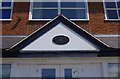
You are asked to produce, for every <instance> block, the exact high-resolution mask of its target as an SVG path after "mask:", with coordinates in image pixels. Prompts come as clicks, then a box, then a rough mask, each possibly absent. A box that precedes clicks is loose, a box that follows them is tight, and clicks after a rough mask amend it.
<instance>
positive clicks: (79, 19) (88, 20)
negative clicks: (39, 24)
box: [29, 19, 89, 21]
mask: <svg viewBox="0 0 120 79" xmlns="http://www.w3.org/2000/svg"><path fill="white" fill-rule="evenodd" d="M50 20H52V19H29V21H50ZM70 20H71V21H89V19H70Z"/></svg>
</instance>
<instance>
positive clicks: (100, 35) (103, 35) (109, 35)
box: [0, 34, 120, 37]
mask: <svg viewBox="0 0 120 79" xmlns="http://www.w3.org/2000/svg"><path fill="white" fill-rule="evenodd" d="M27 36H29V35H0V37H27ZM94 36H95V37H120V35H117V34H113V35H112V34H98V35H94Z"/></svg>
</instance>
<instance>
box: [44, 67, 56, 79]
mask: <svg viewBox="0 0 120 79" xmlns="http://www.w3.org/2000/svg"><path fill="white" fill-rule="evenodd" d="M55 73H56V72H55V69H42V79H55Z"/></svg>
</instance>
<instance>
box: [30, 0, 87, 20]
mask: <svg viewBox="0 0 120 79" xmlns="http://www.w3.org/2000/svg"><path fill="white" fill-rule="evenodd" d="M33 2H34V0H30V10H29V20H30V21H49V20H51V19H32V12H33ZM85 5H86V6H85V8H84V9H85V10H86V19H70V20H72V21H88V20H89V11H88V0H85ZM46 9H47V8H46ZM48 9H49V8H48ZM53 9H57V10H58V14H60V13H61V10H60V9H71V8H61V7H60V0H58V8H53ZM75 9H77V8H75ZM79 9H83V8H79Z"/></svg>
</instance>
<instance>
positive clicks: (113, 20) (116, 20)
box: [105, 19, 120, 22]
mask: <svg viewBox="0 0 120 79" xmlns="http://www.w3.org/2000/svg"><path fill="white" fill-rule="evenodd" d="M105 21H112V22H118V21H120V19H105Z"/></svg>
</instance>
